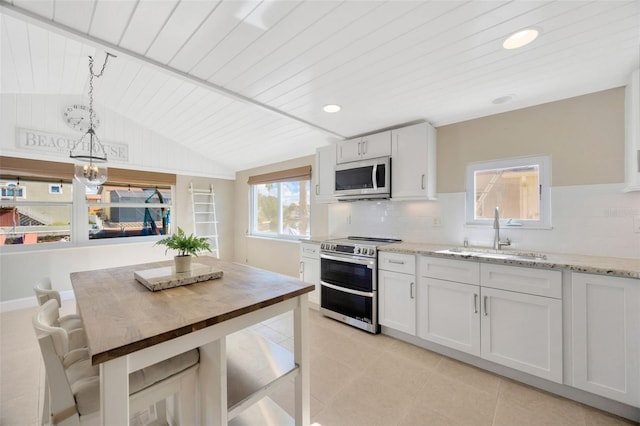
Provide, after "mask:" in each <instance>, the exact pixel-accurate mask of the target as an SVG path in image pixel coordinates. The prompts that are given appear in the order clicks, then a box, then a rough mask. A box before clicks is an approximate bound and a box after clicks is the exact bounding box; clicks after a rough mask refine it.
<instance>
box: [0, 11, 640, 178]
mask: <svg viewBox="0 0 640 426" xmlns="http://www.w3.org/2000/svg"><path fill="white" fill-rule="evenodd" d="M0 14H1V16H0V18H1V20H0V25H1V26H2V28H1V29H0V30H1V33H0V34H1V38H2V44H1V55H2V56H1V60H2V65H1V80H0V84H1V85H0V89H1V92H2V93H17V94H55V95H60V96H75V97H77V96H78V95H83V94H85V95H86V88H87V77H88V72H87V56H88V55H94V56H95V58H96V64H97V65H96V67H100V66H101V64H102V61H103V58H104V56H105V52H106V51H108V52H110V53H113V54H115V55H117V56H118V57H117V58H116V59H114V60H110V62H109V65H108V71H107V72H105V74H104V76H103V77H102V78H101V79H99V82H98V83H97V84H96V91H98V90H99V93H100V95H99V99H97V102H98V103H99V104H101V105H102V106H104V107H105V108H109V109H111V110H113V111H116V112H118V113H119V114H122V115H124V116H127V117H129V118H130V119H132V120H133V121H135V122H136V123H138V124H139V125H142V126H145V127H148V128H151V129H154V130H155V131H156V132H158V133H160V134H162V135H163V136H165V137H168V138H170V139H172V140H174V141H175V142H176V143H179V144H182V145H184V146H185V147H188V148H190V149H192V150H194V151H196V152H198V153H200V154H201V155H202V156H204V157H206V158H211V159H215V160H216V161H218V162H219V163H221V164H224V165H226V166H228V167H230V168H231V169H233V170H243V169H246V168H250V167H254V166H258V165H262V164H269V163H273V162H276V161H280V160H285V159H289V158H294V157H299V156H302V155H308V154H312V153H313V152H315V148H316V147H319V146H322V145H326V144H327V143H329V142H330V141H332V140H336V139H340V138H347V137H352V136H355V135H359V134H364V133H369V132H373V131H375V130H378V129H382V128H387V127H392V126H395V125H399V124H403V123H408V122H412V121H416V120H427V121H429V122H431V123H432V124H434V125H436V126H440V125H444V124H449V123H453V122H458V121H463V120H466V119H471V118H476V117H481V116H486V115H490V114H495V113H499V112H503V111H508V110H513V109H519V108H523V107H526V106H531V105H536V104H540V103H545V102H550V101H554V100H559V99H564V98H568V97H572V96H578V95H582V94H586V93H590V92H595V91H599V90H605V89H609V88H613V87H619V86H623V85H625V84H626V82H627V79H628V77H629V75H630V73H631V71H632V70H633V69H635V68H638V67H639V66H640V1H454V0H450V1H403V0H391V1H386V2H385V1H378V0H375V1H363V0H347V1H332V0H309V1H288V0H263V1H260V0H233V1H228V0H227V1H213V0H209V1H204V0H8V1H7V0H0ZM531 26H533V27H536V28H538V29H539V30H540V31H541V35H540V36H539V37H538V39H537V40H535V41H534V42H533V43H532V44H530V45H528V46H526V47H524V48H521V49H516V50H505V49H503V48H502V41H503V40H504V38H505V37H506V36H508V35H509V34H511V33H513V32H515V31H518V30H520V29H522V28H525V27H531ZM499 98H502V100H503V101H504V100H505V99H506V100H508V102H502V103H501V102H500V100H499ZM497 99H498V100H497ZM496 100H497V101H496ZM494 101H495V102H494ZM325 104H339V105H341V106H342V111H340V112H339V113H335V114H327V113H325V112H323V111H322V106H323V105H325Z"/></svg>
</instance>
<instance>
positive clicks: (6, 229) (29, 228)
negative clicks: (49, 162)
mask: <svg viewBox="0 0 640 426" xmlns="http://www.w3.org/2000/svg"><path fill="white" fill-rule="evenodd" d="M56 181H57V182H56V183H55V185H56V186H58V187H59V188H60V189H61V188H62V186H63V184H61V183H60V180H59V179H57V180H56ZM0 185H1V186H2V188H3V192H2V203H1V204H0V239H1V242H2V245H13V244H36V243H37V244H40V243H55V242H65V243H66V242H69V241H70V240H71V216H72V197H71V191H68V194H62V191H61V192H60V193H56V194H52V193H51V191H50V187H51V186H52V185H54V184H53V183H51V182H50V181H47V180H28V179H23V180H20V182H19V183H18V182H7V181H1V180H0ZM65 185H69V186H70V185H71V183H70V182H67V183H66V184H65ZM4 189H7V191H5V190H4ZM27 190H28V191H27ZM5 194H6V195H5ZM27 194H29V196H28V197H27Z"/></svg>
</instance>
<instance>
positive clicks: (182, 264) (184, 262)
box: [173, 255, 192, 274]
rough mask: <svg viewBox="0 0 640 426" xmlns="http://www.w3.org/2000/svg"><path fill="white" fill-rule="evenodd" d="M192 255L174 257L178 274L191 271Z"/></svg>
mask: <svg viewBox="0 0 640 426" xmlns="http://www.w3.org/2000/svg"><path fill="white" fill-rule="evenodd" d="M191 257H192V256H190V255H187V256H174V257H173V260H174V262H175V267H176V274H180V273H182V272H189V271H191Z"/></svg>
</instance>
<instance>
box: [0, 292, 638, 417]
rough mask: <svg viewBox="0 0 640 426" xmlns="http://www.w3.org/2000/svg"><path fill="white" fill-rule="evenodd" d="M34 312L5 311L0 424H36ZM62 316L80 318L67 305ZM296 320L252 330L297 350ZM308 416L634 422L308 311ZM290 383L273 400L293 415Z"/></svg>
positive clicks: (38, 377) (38, 391) (284, 318)
mask: <svg viewBox="0 0 640 426" xmlns="http://www.w3.org/2000/svg"><path fill="white" fill-rule="evenodd" d="M33 312H34V309H33V308H30V309H23V310H19V311H11V312H5V313H2V314H0V367H1V369H0V424H2V425H5V424H6V425H17V426H22V425H35V424H38V422H39V419H40V416H41V412H40V410H41V406H42V392H43V386H44V367H43V366H42V361H41V357H40V351H39V347H38V344H37V340H36V338H35V333H34V331H33V328H32V327H31V316H32V315H33ZM60 312H61V315H66V314H69V313H74V312H75V303H74V301H63V307H62V309H61V311H60ZM292 318H293V317H292V315H291V314H290V313H287V314H283V315H280V316H278V317H276V318H272V319H270V320H269V321H265V322H264V323H262V324H259V325H256V326H254V327H252V330H253V331H255V332H257V333H258V334H260V335H262V336H264V337H266V338H268V339H269V340H271V341H274V342H276V343H278V344H280V345H281V346H283V347H285V348H287V349H289V350H292V349H293V344H294V341H293V338H292V326H291V324H292ZM309 343H310V344H309V346H310V348H309V349H310V355H311V363H310V368H311V371H310V382H311V419H312V422H318V423H319V424H321V425H322V426H340V425H345V426H357V425H367V426H370V425H371V426H373V425H380V426H392V425H400V426H421V425H430V426H431V425H435V426H437V425H443V426H452V425H455V426H458V425H472V426H481V425H491V424H493V425H495V426H502V425H509V426H527V425H554V426H555V425H572V426H574V425H575V426H583V425H584V426H622V425H629V424H633V423H632V422H629V421H627V420H625V419H621V418H619V417H616V416H612V415H609V414H607V413H604V412H602V411H599V410H596V409H593V408H591V407H587V406H585V405H582V404H578V403H575V402H573V401H570V400H567V399H564V398H560V397H557V396H554V395H551V394H548V393H546V392H542V391H539V390H537V389H534V388H531V387H529V386H525V385H521V384H519V383H517V382H513V381H511V380H508V379H504V378H502V377H501V376H498V375H494V374H492V373H488V372H485V371H483V370H480V369H477V368H475V367H472V366H469V365H466V364H464V363H461V362H458V361H455V360H452V359H449V358H447V357H444V356H441V355H439V354H436V353H434V352H431V351H428V350H425V349H423V348H420V347H418V346H414V345H411V344H409V343H405V342H402V341H399V340H396V339H393V338H390V337H388V336H385V335H380V334H378V335H373V334H370V333H366V332H364V331H362V330H359V329H356V328H353V327H349V326H347V325H345V324H342V323H340V322H338V321H335V320H332V319H329V318H326V317H324V316H322V315H321V314H320V313H319V312H317V311H315V310H310V312H309ZM292 389H293V379H291V380H288V381H287V382H285V383H282V385H281V386H280V387H279V388H278V389H277V390H276V392H275V393H274V395H273V396H272V399H274V400H275V401H276V402H278V403H279V404H281V405H282V406H283V408H284V409H285V410H287V411H288V412H289V413H290V414H292V413H293V404H294V402H293V398H292Z"/></svg>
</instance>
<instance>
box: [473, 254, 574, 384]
mask: <svg viewBox="0 0 640 426" xmlns="http://www.w3.org/2000/svg"><path fill="white" fill-rule="evenodd" d="M483 266H484V265H483ZM481 295H482V300H481V312H482V315H481V316H480V318H481V331H480V333H481V336H482V339H481V340H482V342H481V345H480V346H481V348H482V351H481V356H482V358H484V359H487V360H489V361H493V362H496V363H498V364H502V365H506V366H507V367H511V368H514V369H516V370H520V371H524V372H526V373H529V374H532V375H534V376H538V377H542V378H545V379H548V380H551V381H554V382H557V383H562V301H561V300H559V299H553V298H550V297H542V296H535V295H531V294H523V293H516V292H513V291H505V290H497V289H493V288H487V287H482V292H481Z"/></svg>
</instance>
